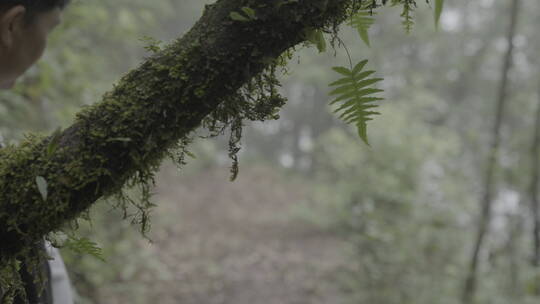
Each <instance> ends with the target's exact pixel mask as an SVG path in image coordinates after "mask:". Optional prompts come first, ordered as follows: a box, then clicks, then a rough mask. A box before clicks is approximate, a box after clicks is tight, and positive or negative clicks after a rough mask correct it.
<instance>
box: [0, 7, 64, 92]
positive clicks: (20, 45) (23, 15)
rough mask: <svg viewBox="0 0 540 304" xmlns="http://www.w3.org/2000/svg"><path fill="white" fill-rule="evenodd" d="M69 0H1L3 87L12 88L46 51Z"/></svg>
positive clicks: (0, 83)
mask: <svg viewBox="0 0 540 304" xmlns="http://www.w3.org/2000/svg"><path fill="white" fill-rule="evenodd" d="M69 1H70V0H0V88H4V89H5V88H10V87H12V86H13V84H14V83H15V81H16V80H17V78H18V77H19V76H21V75H22V74H23V73H24V72H25V71H26V70H27V69H28V68H30V67H31V66H32V65H33V64H34V63H35V62H36V61H37V60H38V59H39V58H40V57H41V55H42V54H43V51H44V50H45V46H46V43H47V36H48V35H49V33H50V32H51V30H52V29H53V28H54V27H55V26H56V25H58V24H59V23H60V19H61V12H62V9H63V8H64V7H65V6H66V5H67V4H68V3H69Z"/></svg>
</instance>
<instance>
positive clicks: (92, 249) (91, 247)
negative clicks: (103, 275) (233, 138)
mask: <svg viewBox="0 0 540 304" xmlns="http://www.w3.org/2000/svg"><path fill="white" fill-rule="evenodd" d="M63 246H64V247H65V248H68V249H70V250H72V251H74V252H76V253H78V254H89V255H91V256H93V257H95V258H97V259H99V260H101V261H103V262H105V258H104V257H103V250H102V249H101V247H99V246H98V244H96V243H94V242H92V241H90V240H89V239H87V238H75V237H70V238H69V239H68V240H66V241H65V243H64V244H63Z"/></svg>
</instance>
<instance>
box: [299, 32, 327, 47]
mask: <svg viewBox="0 0 540 304" xmlns="http://www.w3.org/2000/svg"><path fill="white" fill-rule="evenodd" d="M304 32H305V36H306V40H307V41H309V42H311V43H312V44H313V45H315V46H316V47H317V49H318V50H319V52H320V53H323V52H326V39H324V33H323V31H322V30H320V29H319V30H317V29H314V28H307V29H305V30H304Z"/></svg>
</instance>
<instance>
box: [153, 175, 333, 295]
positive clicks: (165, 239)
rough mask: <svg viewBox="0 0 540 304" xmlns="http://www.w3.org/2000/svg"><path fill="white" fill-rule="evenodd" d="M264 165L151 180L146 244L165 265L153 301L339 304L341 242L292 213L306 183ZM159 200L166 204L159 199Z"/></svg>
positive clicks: (302, 202)
mask: <svg viewBox="0 0 540 304" xmlns="http://www.w3.org/2000/svg"><path fill="white" fill-rule="evenodd" d="M269 171H270V170H267V169H265V168H251V169H249V168H243V171H242V173H241V175H240V177H239V179H238V180H237V181H236V182H234V183H231V182H229V181H228V175H227V173H228V172H227V169H223V168H219V169H211V170H208V171H206V172H204V173H200V174H197V175H196V176H191V177H189V178H186V177H178V176H177V174H176V173H175V172H173V171H172V170H164V171H163V172H162V174H161V176H160V178H159V179H160V181H159V182H158V185H159V188H158V189H157V193H158V194H157V196H156V201H160V207H159V208H158V209H157V210H156V213H157V215H158V217H159V218H160V219H161V218H164V219H167V220H166V221H161V220H160V222H159V223H155V224H154V227H153V231H154V234H153V239H154V246H153V250H154V251H155V253H156V254H157V255H159V256H160V260H161V261H162V262H163V263H164V264H165V265H167V269H166V271H165V272H166V275H165V277H166V279H164V280H163V282H162V283H163V285H164V286H162V287H164V288H166V289H167V290H169V291H170V293H169V292H168V294H167V295H163V296H160V299H159V301H158V302H159V303H161V304H168V303H171V304H172V303H175V304H176V303H182V304H195V303H197V304H218V303H220V304H278V303H279V304H301V303H306V304H308V303H309V304H318V303H330V304H338V303H340V300H339V291H338V290H336V287H335V285H334V284H333V282H334V281H335V276H336V270H337V269H338V268H339V267H340V266H342V265H340V264H341V263H343V262H342V257H341V248H342V246H343V243H342V242H341V241H340V240H339V239H337V238H336V237H335V236H332V235H329V234H328V233H325V232H323V231H320V230H319V229H317V228H316V227H314V226H312V225H309V224H307V223H305V222H302V221H300V220H298V219H297V218H295V217H294V216H292V215H291V209H292V208H294V207H295V206H298V204H305V203H306V202H305V197H306V195H305V190H304V189H303V187H302V186H299V185H296V184H284V183H283V181H282V180H281V179H280V177H279V176H278V175H277V174H273V173H271V172H269ZM164 202H166V203H164Z"/></svg>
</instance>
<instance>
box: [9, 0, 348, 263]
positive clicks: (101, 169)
mask: <svg viewBox="0 0 540 304" xmlns="http://www.w3.org/2000/svg"><path fill="white" fill-rule="evenodd" d="M352 3H353V1H352V0H332V1H324V0H320V1H319V0H317V1H314V0H310V1H285V2H277V1H276V2H271V3H269V2H268V1H267V0H249V1H248V0H219V1H217V2H216V3H215V4H213V5H208V6H207V7H206V9H205V12H204V14H203V16H202V17H201V19H200V20H199V21H198V22H197V23H196V24H195V26H194V27H193V28H192V29H191V30H190V31H189V32H188V33H187V34H186V35H185V36H184V37H183V38H181V39H179V40H177V41H175V42H173V43H172V44H171V45H169V46H167V47H166V48H164V49H163V50H160V51H158V52H157V53H156V54H155V55H153V56H152V57H150V58H148V59H147V60H146V62H144V63H143V64H142V65H141V66H140V67H139V68H137V69H135V70H133V71H132V72H130V73H128V74H127V75H126V76H124V77H123V78H122V79H121V80H120V82H119V83H118V84H117V85H116V86H115V87H114V89H113V90H112V91H111V92H109V93H107V94H105V95H104V97H103V101H102V102H100V103H98V104H96V105H94V106H91V107H88V108H86V109H85V110H84V111H82V112H81V113H80V114H79V115H78V116H77V119H76V121H75V123H74V124H73V125H72V126H70V127H69V128H67V129H66V130H64V131H63V132H61V133H60V134H57V135H56V136H51V137H48V138H45V139H40V138H35V139H31V140H27V141H26V142H25V143H23V144H21V146H19V147H13V146H11V147H8V148H5V149H3V150H2V151H1V152H0V153H2V155H1V160H0V202H1V203H0V222H1V223H2V225H0V243H1V246H0V265H5V264H7V263H6V261H9V260H10V259H12V258H14V257H20V256H27V255H28V254H29V251H28V250H29V249H28V248H32V247H33V246H34V244H36V243H37V242H39V241H40V239H41V238H42V237H43V236H44V235H46V234H47V233H49V232H51V231H56V230H58V229H60V228H61V227H62V226H63V225H65V224H66V223H69V222H70V221H72V220H74V219H76V218H77V217H78V216H79V215H80V214H81V213H82V212H84V211H85V210H87V209H88V208H89V207H90V206H91V205H92V204H93V203H94V202H95V201H96V200H97V199H98V198H100V197H103V196H110V195H113V194H115V193H118V192H119V191H121V189H122V187H123V186H124V185H125V184H126V182H128V181H130V182H134V183H137V182H138V181H139V182H140V181H143V182H144V181H148V180H149V179H150V180H151V179H152V172H154V171H155V170H157V168H158V167H159V164H160V163H161V161H162V159H163V158H164V157H165V156H167V152H168V151H169V150H170V149H172V148H174V147H175V146H176V145H177V143H178V142H179V141H180V140H182V139H186V137H187V136H188V135H189V134H190V133H191V132H192V131H194V130H195V129H196V128H197V127H199V126H200V125H201V123H202V121H203V119H204V118H205V117H206V116H207V115H209V114H210V113H212V112H214V111H215V110H216V109H218V107H219V106H225V107H226V106H227V105H228V104H229V103H227V102H231V100H232V99H233V98H234V97H235V96H236V94H237V92H238V90H239V89H240V88H241V87H242V86H244V85H245V84H247V83H248V82H249V81H250V80H252V79H253V77H255V76H257V75H260V74H261V73H263V72H264V71H265V70H266V69H267V68H268V67H270V65H271V63H272V62H273V60H274V59H277V58H278V57H279V56H280V55H281V54H283V53H284V52H285V51H286V50H288V49H290V48H291V47H293V46H295V45H297V44H299V43H301V42H302V41H304V40H305V31H306V29H321V28H327V29H328V28H331V27H332V26H334V25H337V24H339V23H341V22H343V21H344V20H345V19H346V16H347V11H348V9H349V8H350V6H351V5H352ZM247 6H249V7H251V8H253V9H254V10H255V13H256V18H255V19H253V18H251V19H248V20H233V18H232V17H231V14H232V13H233V12H236V13H238V12H242V11H243V10H242V9H243V8H245V7H247ZM233 16H234V15H233ZM235 19H237V18H235ZM244 19H246V18H245V17H244ZM224 102H225V104H224Z"/></svg>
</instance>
